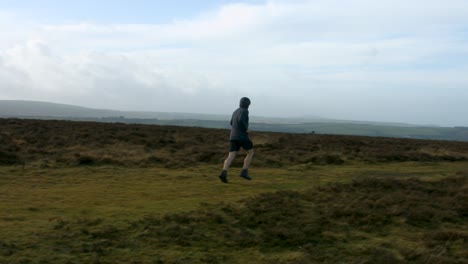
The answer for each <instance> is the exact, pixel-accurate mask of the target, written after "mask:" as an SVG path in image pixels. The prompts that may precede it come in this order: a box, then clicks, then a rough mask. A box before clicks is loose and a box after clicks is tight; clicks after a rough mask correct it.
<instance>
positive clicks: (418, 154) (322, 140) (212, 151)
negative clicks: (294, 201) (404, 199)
mask: <svg viewBox="0 0 468 264" xmlns="http://www.w3.org/2000/svg"><path fill="white" fill-rule="evenodd" d="M0 127H1V130H0V145H1V146H2V148H1V149H0V165H2V164H3V165H8V164H10V165H13V164H24V165H26V166H28V165H35V166H44V167H50V166H69V165H119V166H127V167H128V166H130V167H138V166H140V167H144V166H164V167H168V168H187V167H191V166H195V165H198V164H219V163H220V162H222V160H223V159H224V158H225V155H226V152H227V149H228V141H227V138H228V135H229V131H228V130H226V129H207V128H196V127H177V126H157V125H137V124H133V125H128V124H120V123H93V122H70V121H45V120H22V119H0ZM251 137H252V138H253V141H254V143H255V149H256V152H257V155H256V158H255V164H256V165H257V166H269V167H271V166H274V167H288V166H292V165H297V164H312V165H314V164H315V165H316V164H318V165H320V164H343V163H346V162H362V161H364V162H395V161H398V162H400V161H466V160H468V142H453V141H436V140H414V139H401V138H381V137H360V136H339V135H317V134H287V133H272V132H255V131H253V132H251Z"/></svg>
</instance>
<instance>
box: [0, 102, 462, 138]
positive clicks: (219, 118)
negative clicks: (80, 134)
mask: <svg viewBox="0 0 468 264" xmlns="http://www.w3.org/2000/svg"><path fill="white" fill-rule="evenodd" d="M1 117H3V118H10V117H13V118H30V119H59V120H72V121H93V122H111V123H128V124H157V125H175V126H188V127H206V128H229V119H230V116H228V115H216V114H214V115H211V114H193V113H167V112H141V111H140V112H138V111H118V110H107V109H92V108H85V107H80V106H74V105H66V104H56V103H47V102H36V101H14V100H0V118H1ZM250 129H251V130H253V131H272V132H287V133H308V134H309V133H310V134H314V133H317V134H341V135H360V136H379V137H399V138H415V139H437V140H456V141H468V127H437V126H418V125H412V124H405V123H385V122H368V121H351V120H334V119H325V118H318V117H303V118H275V117H258V116H251V126H250Z"/></svg>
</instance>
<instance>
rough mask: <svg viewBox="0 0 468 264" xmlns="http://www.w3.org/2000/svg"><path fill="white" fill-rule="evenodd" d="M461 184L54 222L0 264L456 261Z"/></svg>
mask: <svg viewBox="0 0 468 264" xmlns="http://www.w3.org/2000/svg"><path fill="white" fill-rule="evenodd" d="M467 188H468V173H460V174H459V175H457V176H452V177H447V178H445V179H442V180H438V181H421V180H418V179H414V178H409V179H386V178H364V179H360V180H354V181H352V182H350V183H333V184H328V185H326V186H321V187H318V188H314V189H310V190H307V191H302V192H298V191H278V192H270V193H263V194H260V195H257V196H255V197H251V198H247V199H244V200H242V201H240V202H238V203H231V204H217V205H208V204H205V205H203V206H201V207H200V208H199V209H196V210H193V211H189V212H181V213H171V214H167V215H163V216H156V215H148V216H146V217H143V218H141V219H139V220H136V221H129V222H128V223H127V224H126V225H123V226H116V225H113V224H112V221H109V220H107V219H100V218H92V217H89V218H77V219H62V218H57V219H51V220H50V228H49V229H48V230H45V231H43V232H39V233H36V234H34V236H35V242H34V243H29V244H24V243H18V242H16V241H14V239H12V240H11V241H0V260H3V261H6V262H7V263H28V262H29V263H48V262H54V263H82V262H86V263H119V262H121V263H132V261H133V263H241V262H243V261H244V258H247V259H249V263H457V264H458V263H460V264H461V263H466V259H467V258H466V257H467V256H468V232H466V230H467V228H468V226H467V223H468V214H467V212H468V207H467V206H468V193H467V192H466V190H467ZM38 251H41V252H49V254H47V255H44V254H40V253H38ZM34 256H41V257H40V258H39V259H35V258H34Z"/></svg>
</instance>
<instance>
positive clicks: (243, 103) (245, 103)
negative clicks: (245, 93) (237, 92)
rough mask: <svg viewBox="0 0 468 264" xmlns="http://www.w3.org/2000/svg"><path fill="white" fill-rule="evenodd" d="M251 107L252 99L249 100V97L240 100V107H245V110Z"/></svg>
mask: <svg viewBox="0 0 468 264" xmlns="http://www.w3.org/2000/svg"><path fill="white" fill-rule="evenodd" d="M249 105H250V99H249V98H247V97H242V98H241V99H240V103H239V106H240V107H243V108H249Z"/></svg>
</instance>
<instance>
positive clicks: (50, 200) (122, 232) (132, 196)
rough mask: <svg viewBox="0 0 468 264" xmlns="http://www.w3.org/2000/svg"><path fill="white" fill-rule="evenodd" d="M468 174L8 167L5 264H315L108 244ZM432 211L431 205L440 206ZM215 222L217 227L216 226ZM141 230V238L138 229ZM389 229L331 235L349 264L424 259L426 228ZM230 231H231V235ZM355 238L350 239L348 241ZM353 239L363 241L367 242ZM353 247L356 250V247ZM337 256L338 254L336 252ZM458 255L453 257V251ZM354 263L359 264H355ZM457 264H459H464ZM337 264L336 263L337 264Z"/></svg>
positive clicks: (201, 249) (447, 169)
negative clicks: (333, 194)
mask: <svg viewBox="0 0 468 264" xmlns="http://www.w3.org/2000/svg"><path fill="white" fill-rule="evenodd" d="M467 168H468V163H467V162H456V163H454V162H438V163H421V162H419V163H418V162H405V163H388V164H374V165H372V164H349V165H346V166H343V165H334V166H333V165H328V166H301V165H296V166H292V167H290V168H276V169H271V168H255V169H252V174H253V175H254V177H255V178H254V180H253V181H251V182H249V181H245V180H243V179H241V178H240V177H238V176H237V174H236V172H237V171H238V169H236V168H233V169H232V172H231V174H232V175H230V180H231V182H230V184H227V185H226V184H222V183H221V182H220V181H219V179H218V178H217V175H218V173H219V168H218V167H214V166H198V167H194V168H187V169H168V168H122V167H110V166H107V167H106V166H100V167H68V168H52V169H50V168H49V169H41V168H25V169H23V168H21V167H18V166H16V167H15V166H7V167H0V193H1V196H0V212H1V213H0V262H1V263H41V261H42V263H49V262H50V263H89V262H96V263H119V262H120V263H241V262H244V261H246V260H247V259H248V261H249V263H267V262H268V261H278V263H281V261H283V263H314V262H313V261H314V260H313V259H310V257H309V258H308V257H307V253H306V251H304V250H300V249H299V248H298V247H296V246H294V243H292V245H288V244H287V243H286V244H285V245H280V246H278V245H275V246H274V247H273V249H271V250H269V249H268V248H269V247H265V246H262V243H258V244H257V242H252V241H250V242H249V243H248V244H249V246H248V247H243V246H242V247H240V248H239V245H234V246H232V248H230V247H227V246H226V245H223V244H221V245H211V244H210V243H208V244H206V243H202V242H203V241H201V242H200V241H197V239H195V241H194V242H193V243H190V239H193V238H188V239H187V243H189V244H187V245H184V244H183V243H179V242H180V241H179V242H177V241H176V242H175V243H174V242H173V241H169V242H167V243H166V242H164V241H165V240H164V239H163V240H162V242H161V241H157V242H154V241H149V242H145V241H144V240H141V241H140V240H139V241H138V242H136V241H133V242H126V243H130V244H129V245H124V246H121V245H119V246H117V245H114V244H112V243H111V242H109V241H113V240H120V239H122V238H124V237H128V236H134V235H135V232H145V231H144V230H135V228H136V229H138V228H141V227H140V226H138V225H141V223H142V222H143V223H145V221H150V220H148V219H152V220H151V221H156V220H154V219H170V218H171V217H176V218H177V217H182V216H180V215H187V214H188V216H186V217H189V218H190V217H192V216H191V214H194V215H197V214H201V213H200V211H201V212H204V213H206V212H205V211H207V210H208V211H207V212H211V213H213V212H217V211H219V210H222V208H223V207H226V206H227V205H232V206H234V207H237V206H239V207H243V206H245V205H239V201H245V200H246V199H247V200H248V199H253V200H254V201H255V199H256V197H257V196H258V195H260V194H264V193H274V192H278V191H297V192H299V193H303V192H307V191H310V190H314V189H316V188H317V187H318V186H328V185H329V184H332V183H344V184H346V183H348V184H349V183H350V182H352V181H353V180H359V179H367V178H368V177H370V176H372V177H376V178H380V179H400V180H401V179H407V178H415V177H416V178H418V179H421V180H422V181H439V180H442V179H445V178H447V177H449V178H450V177H451V176H455V175H457V173H458V174H459V175H460V174H463V173H465V172H466V171H467ZM465 176H466V175H465ZM465 184H466V181H465ZM465 188H466V186H465ZM465 190H466V189H465ZM465 198H466V197H465ZM425 202H426V203H427V204H431V201H425ZM459 202H460V203H462V202H463V201H459ZM465 202H466V201H465ZM271 206H273V208H275V210H277V211H278V213H281V211H282V210H286V211H287V208H285V207H282V206H277V205H274V204H273V205H271ZM275 206H277V207H275ZM330 206H332V205H330ZM207 208H208V209H207ZM213 217H214V216H213ZM259 217H261V216H259ZM465 217H466V215H465ZM182 218H183V217H182ZM214 218H215V217H214ZM254 218H255V217H254ZM461 220H462V219H461ZM158 221H164V220H158ZM166 221H168V220H166ZM181 221H182V223H178V225H180V226H181V227H184V225H188V226H190V225H192V223H189V222H185V220H181ZM209 221H213V219H211V218H210V220H209ZM341 221H342V224H349V223H347V221H344V220H341ZM465 221H466V218H465ZM136 223H140V224H136ZM146 224H148V223H146ZM172 224H173V223H171V224H168V225H172ZM135 225H137V227H138V228H137V227H134V226H135ZM196 225H200V226H199V227H196V228H200V230H203V232H205V233H206V234H210V233H211V232H213V230H216V229H217V228H219V227H217V226H216V223H214V224H212V225H207V224H203V223H201V224H200V223H195V226H196ZM233 226H235V224H233ZM367 226H368V227H369V228H375V227H373V223H367ZM390 226H391V228H388V229H387V228H386V229H385V232H384V233H383V234H380V233H379V232H377V234H374V233H372V232H371V233H367V232H365V231H356V232H357V233H355V234H354V233H353V234H352V236H351V235H350V234H346V233H340V232H337V233H333V232H332V233H333V234H329V235H332V236H343V237H342V239H344V240H345V241H347V242H346V243H345V245H341V244H342V243H341V244H340V247H344V248H343V249H346V250H347V251H349V252H351V253H349V252H348V255H347V256H346V258H348V261H349V263H364V262H359V261H366V258H367V259H369V258H370V259H372V254H371V253H369V252H367V251H366V250H367V249H372V248H374V247H375V244H374V243H378V245H382V244H385V243H391V244H392V245H396V244H400V243H405V244H408V246H409V248H408V250H411V247H416V248H414V249H415V250H416V249H418V250H423V249H424V250H425V246H424V241H423V240H424V239H423V236H424V235H423V234H424V231H425V230H426V229H427V228H426V227H424V226H423V227H418V226H410V227H409V228H410V230H409V231H408V230H406V229H407V228H408V227H407V226H405V225H403V226H401V225H400V224H398V225H396V224H392V225H390ZM211 228H213V230H212V229H211ZM225 228H227V229H229V226H226V227H225ZM250 228H251V229H254V228H253V227H250ZM350 228H351V229H352V227H350ZM432 228H433V227H432V226H431V229H432ZM447 228H448V230H453V229H455V230H457V236H461V239H455V240H456V241H458V242H457V243H459V244H460V245H459V246H460V247H462V246H466V243H467V242H468V241H467V236H466V235H468V233H467V231H468V230H466V228H468V226H467V224H466V222H465V223H458V224H457V223H449V224H447V225H446V224H443V225H441V226H440V229H441V230H446V229H447ZM459 228H463V229H464V230H462V229H459ZM438 229H439V228H436V229H435V230H438ZM86 230H87V231H86ZM93 230H94V231H93ZM175 230H177V228H176V229H175ZM328 231H329V232H331V231H330V230H328ZM92 232H97V233H99V232H107V233H106V234H101V235H102V237H101V236H100V235H96V234H97V233H96V234H94V235H93V234H92ZM173 232H175V233H174V234H173V235H174V236H175V237H177V236H178V235H180V234H181V233H182V234H183V230H182V231H180V230H179V231H174V230H173ZM203 232H202V233H203ZM236 232H237V231H233V233H234V234H237V233H236ZM252 232H256V231H255V230H254V231H252ZM321 232H322V233H323V232H324V231H323V230H322V231H321ZM402 232H404V233H402ZM407 232H410V233H407ZM358 233H359V234H358ZM114 234H115V235H116V236H119V238H115V237H113V236H114ZM325 234H326V233H325ZM460 234H461V235H460ZM237 235H239V234H237ZM348 235H349V236H351V237H346V236H348ZM68 236H70V237H68ZM160 236H161V237H164V234H163V235H161V234H159V235H155V238H153V239H157V238H158V237H160ZM239 236H241V235H239ZM354 236H358V237H359V239H358V238H355V237H354ZM170 237H171V236H170ZM280 238H281V237H279V238H278V240H279V241H281V239H280ZM236 239H238V238H237V237H235V238H233V241H235V240H236ZM340 239H341V238H340ZM356 239H357V240H356ZM273 240H274V239H273V238H270V239H268V241H273ZM353 240H356V241H357V242H358V243H359V246H357V245H356V244H354V242H355V241H353ZM351 241H353V243H350V242H351ZM228 242H230V240H227V241H222V243H225V244H226V243H227V244H228V245H229V243H228ZM62 243H65V244H67V247H66V248H61V245H62ZM96 243H97V244H99V243H103V245H101V246H100V247H101V248H100V249H99V248H94V249H93V247H98V246H97V244H96ZM106 243H107V244H106ZM217 246H219V251H218V250H216V247H217ZM335 246H338V244H337V245H335ZM88 247H89V248H88ZM355 247H360V249H359V250H358V249H355ZM379 247H381V246H379ZM330 248H331V249H333V247H330ZM392 250H394V249H392V248H391V246H390V249H389V252H390V253H391V252H393V251H392ZM450 250H452V251H454V249H452V248H451V249H450ZM327 252H328V251H327ZM352 252H355V253H352ZM454 252H456V254H455V253H453V252H452V253H453V254H455V256H452V257H451V258H447V259H454V260H455V261H454V262H452V263H463V262H461V258H462V255H461V254H465V256H466V254H468V252H467V251H466V250H461V249H456V250H455V251H454ZM460 252H461V253H460ZM387 253H388V252H387ZM390 253H388V254H390ZM327 254H328V253H327ZM349 254H356V256H355V258H353V257H352V256H349ZM447 254H448V253H447ZM377 255H378V254H377ZM390 255H391V259H393V258H394V259H397V260H398V259H404V258H403V257H401V256H400V255H401V253H398V252H396V253H394V254H393V255H392V254H390ZM429 255H430V254H429ZM369 256H370V257H369ZM374 257H376V256H374ZM322 258H323V259H319V260H316V261H319V262H323V261H327V257H326V256H325V257H323V256H322ZM343 258H345V257H344V256H343ZM389 258H390V257H389ZM184 259H185V260H184ZM208 259H209V261H208ZM353 259H357V260H356V261H355V262H353ZM447 259H442V260H440V261H442V262H433V263H446V262H443V261H447ZM456 259H460V260H459V262H457V261H456ZM333 260H334V259H333V258H331V256H330V263H332V261H333ZM335 260H336V259H335ZM426 260H427V259H426ZM270 263H271V262H270ZM346 263H348V262H346ZM402 263H404V262H402ZM426 263H429V262H426Z"/></svg>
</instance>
